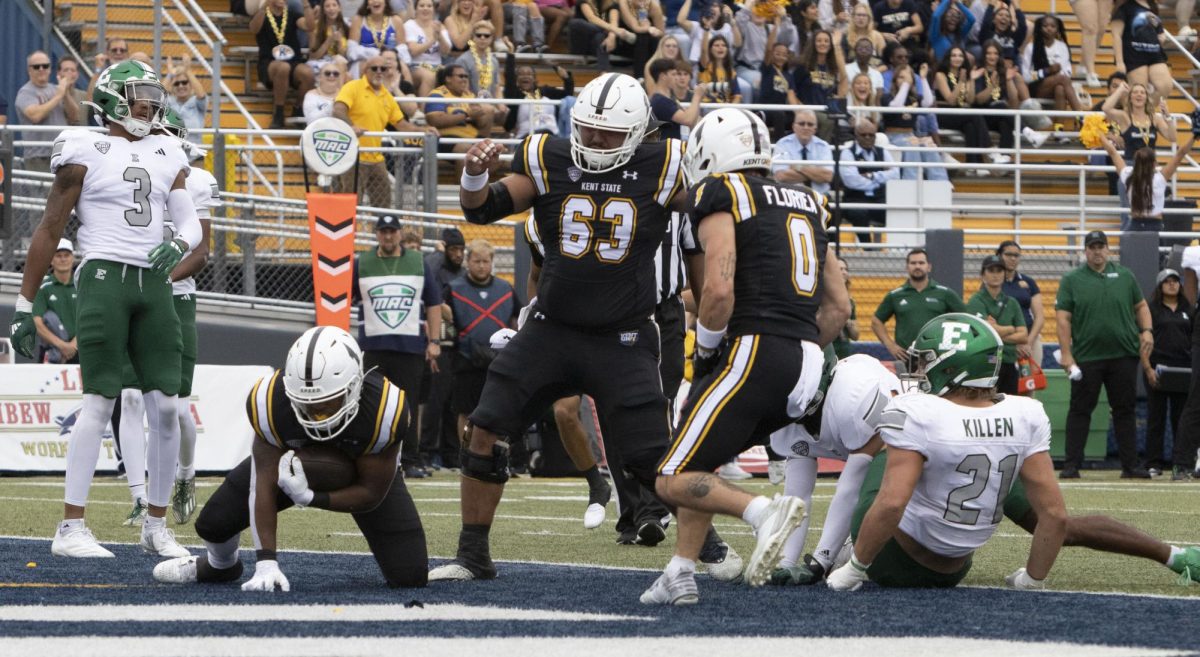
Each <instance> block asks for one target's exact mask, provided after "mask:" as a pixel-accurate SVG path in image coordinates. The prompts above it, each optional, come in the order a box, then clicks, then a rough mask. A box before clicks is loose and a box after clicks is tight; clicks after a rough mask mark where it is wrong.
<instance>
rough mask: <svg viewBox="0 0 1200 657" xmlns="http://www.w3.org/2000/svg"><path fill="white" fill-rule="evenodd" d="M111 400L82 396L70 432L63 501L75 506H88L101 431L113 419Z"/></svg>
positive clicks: (101, 397) (112, 401)
mask: <svg viewBox="0 0 1200 657" xmlns="http://www.w3.org/2000/svg"><path fill="white" fill-rule="evenodd" d="M114 403H116V400H114V399H106V398H104V397H103V396H102V395H95V394H85V395H84V396H83V408H81V409H80V410H79V418H78V419H76V420H75V426H74V427H72V428H71V437H70V438H69V441H70V442H69V443H68V445H67V476H66V486H65V488H66V492H65V494H64V495H63V501H65V502H66V503H67V504H71V505H74V506H87V498H88V489H90V488H91V487H92V476H94V475H95V474H96V460H97V459H99V458H100V442H101V439H102V436H103V434H104V428H105V427H107V426H108V420H109V418H111V417H112V409H113V404H114Z"/></svg>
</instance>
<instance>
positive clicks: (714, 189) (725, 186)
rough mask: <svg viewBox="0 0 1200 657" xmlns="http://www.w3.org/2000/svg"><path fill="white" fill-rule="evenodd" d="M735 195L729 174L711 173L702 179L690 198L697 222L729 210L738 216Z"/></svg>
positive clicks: (693, 214)
mask: <svg viewBox="0 0 1200 657" xmlns="http://www.w3.org/2000/svg"><path fill="white" fill-rule="evenodd" d="M747 191H748V190H747ZM734 195H735V192H734V188H733V186H732V184H731V183H730V180H729V176H727V175H724V174H717V175H711V176H708V177H706V178H705V179H704V180H701V181H700V184H699V185H696V187H695V188H694V189H693V190H692V192H691V199H690V200H691V207H692V208H693V211H692V216H694V217H696V219H697V220H696V223H697V224H699V223H700V222H701V221H704V218H705V217H707V216H709V215H711V214H716V213H718V212H729V213H731V214H734V215H735V216H736V215H737V214H738V212H737V208H736V207H735V206H736V205H737V204H736V203H735V199H734Z"/></svg>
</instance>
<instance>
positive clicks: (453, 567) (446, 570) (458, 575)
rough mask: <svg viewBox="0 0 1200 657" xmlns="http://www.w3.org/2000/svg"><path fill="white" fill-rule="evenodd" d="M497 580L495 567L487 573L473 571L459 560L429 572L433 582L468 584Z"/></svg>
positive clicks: (430, 579)
mask: <svg viewBox="0 0 1200 657" xmlns="http://www.w3.org/2000/svg"><path fill="white" fill-rule="evenodd" d="M495 578H496V569H495V568H494V567H490V568H489V569H488V570H487V571H483V572H480V571H477V570H475V569H472V568H471V567H470V566H468V565H467V564H466V563H464V562H462V561H460V560H458V559H455V560H453V561H451V562H450V563H447V564H443V565H441V566H438V567H436V568H431V569H430V570H429V581H431V582H467V581H471V580H476V579H495Z"/></svg>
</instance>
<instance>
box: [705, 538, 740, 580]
mask: <svg viewBox="0 0 1200 657" xmlns="http://www.w3.org/2000/svg"><path fill="white" fill-rule="evenodd" d="M700 566H702V567H703V568H704V570H705V571H706V572H707V573H708V574H709V575H710V576H711V577H712V578H713V579H715V580H717V581H720V582H735V581H737V580H738V579H740V578H741V576H742V569H743V568H745V566H746V564H745V562H744V561H742V557H741V555H739V554H738V553H737V551H736V550H734V549H733V546H732V545H730V544H728V543H726V542H725V541H721V542H720V543H717V544H716V545H714V546H712V547H711V548H709V546H707V545H705V546H704V549H701V550H700Z"/></svg>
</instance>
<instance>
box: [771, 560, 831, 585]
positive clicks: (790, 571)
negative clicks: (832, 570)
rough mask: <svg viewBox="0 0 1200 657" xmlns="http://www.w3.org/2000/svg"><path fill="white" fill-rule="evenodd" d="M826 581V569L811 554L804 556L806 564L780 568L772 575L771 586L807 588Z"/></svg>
mask: <svg viewBox="0 0 1200 657" xmlns="http://www.w3.org/2000/svg"><path fill="white" fill-rule="evenodd" d="M824 579H825V568H824V566H822V565H821V564H820V562H818V561H817V560H816V559H814V558H813V556H812V555H811V554H806V555H804V563H803V564H798V565H795V566H787V567H779V568H776V569H775V571H774V572H773V573H771V580H770V581H771V584H774V585H775V586H807V585H809V584H816V583H817V582H820V581H822V580H824Z"/></svg>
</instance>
